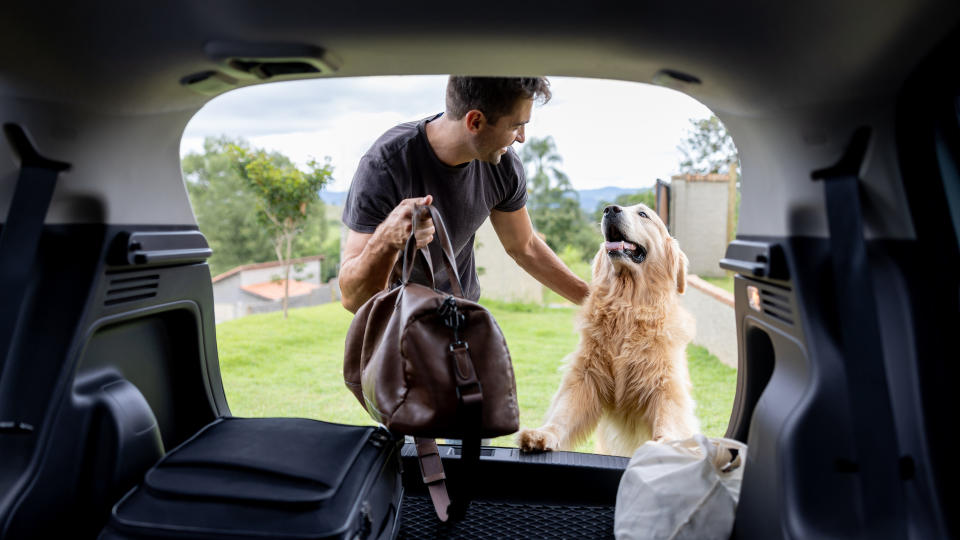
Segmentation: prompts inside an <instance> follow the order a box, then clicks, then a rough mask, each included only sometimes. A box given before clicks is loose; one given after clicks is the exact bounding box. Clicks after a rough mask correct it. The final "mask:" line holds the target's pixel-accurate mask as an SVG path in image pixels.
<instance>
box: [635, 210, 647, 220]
mask: <svg viewBox="0 0 960 540" xmlns="http://www.w3.org/2000/svg"><path fill="white" fill-rule="evenodd" d="M637 213H638V214H640V217H645V218H647V219H650V216H648V215H647V213H646V212H644V211H640V212H637Z"/></svg>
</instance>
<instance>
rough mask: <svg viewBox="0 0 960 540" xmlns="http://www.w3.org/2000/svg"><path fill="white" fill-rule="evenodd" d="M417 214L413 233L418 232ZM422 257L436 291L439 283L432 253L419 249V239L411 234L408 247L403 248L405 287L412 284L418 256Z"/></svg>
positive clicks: (431, 284) (403, 280)
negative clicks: (411, 278) (411, 275)
mask: <svg viewBox="0 0 960 540" xmlns="http://www.w3.org/2000/svg"><path fill="white" fill-rule="evenodd" d="M416 214H417V212H414V217H413V229H411V231H416V230H417V224H418V223H417V222H418V220H417V217H416ZM418 254H419V255H420V256H421V257H422V258H423V261H424V262H425V263H427V275H428V276H429V278H428V279H429V280H430V288H431V289H436V288H437V282H436V279H434V277H433V260H432V258H431V257H430V252H429V251H428V250H426V249H424V248H419V249H417V237H416V235H415V234H414V233H413V232H411V233H410V237H409V238H407V245H406V246H405V247H404V248H403V267H402V268H403V270H402V273H401V274H400V275H401V280H402V283H403V284H404V285H406V284H408V283H410V274H411V273H412V272H413V265H414V263H415V262H416V258H417V255H418Z"/></svg>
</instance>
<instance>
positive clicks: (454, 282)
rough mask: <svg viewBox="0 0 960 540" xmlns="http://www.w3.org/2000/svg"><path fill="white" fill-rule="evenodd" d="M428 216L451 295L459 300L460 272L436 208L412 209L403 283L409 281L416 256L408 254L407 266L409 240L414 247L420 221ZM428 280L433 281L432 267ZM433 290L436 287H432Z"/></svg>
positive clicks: (427, 255)
mask: <svg viewBox="0 0 960 540" xmlns="http://www.w3.org/2000/svg"><path fill="white" fill-rule="evenodd" d="M427 214H429V215H430V216H429V217H430V218H431V219H432V220H433V227H434V229H435V230H436V233H435V238H434V241H436V242H438V243H439V245H440V253H441V255H442V260H443V263H444V266H445V268H446V271H447V278H448V279H449V280H450V287H451V288H452V289H453V294H454V295H455V296H457V297H459V298H463V287H462V286H461V284H460V272H459V271H458V270H457V260H456V258H455V257H454V256H453V246H452V245H451V244H450V236H449V235H448V234H447V227H446V225H445V224H444V222H443V217H441V216H440V211H439V210H437V209H436V207H434V206H432V205H430V206H422V205H419V204H418V205H415V206H414V208H413V217H412V218H411V219H412V223H413V227H412V228H411V229H410V237H409V238H407V247H406V249H405V251H404V266H403V274H402V278H403V282H404V283H407V282H408V281H409V280H410V273H411V272H412V271H413V258H414V256H415V255H416V254H409V257H410V264H409V266H408V265H407V256H408V253H409V251H410V250H411V249H413V248H412V247H411V240H412V241H413V245H414V246H415V245H416V240H415V234H416V231H417V227H419V226H420V220H421V219H423V218H425V217H427ZM421 249H422V251H424V252H425V254H426V255H425V257H424V258H425V259H426V260H427V261H428V264H429V263H430V262H432V261H431V259H430V257H429V252H428V251H427V250H426V249H423V248H421ZM429 269H430V279H431V283H435V282H434V281H433V266H432V265H431V266H430V268H429ZM434 288H436V286H435V285H434Z"/></svg>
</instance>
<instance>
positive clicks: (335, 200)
mask: <svg viewBox="0 0 960 540" xmlns="http://www.w3.org/2000/svg"><path fill="white" fill-rule="evenodd" d="M346 199H347V192H346V191H321V192H320V200H322V201H323V202H324V204H330V205H333V206H343V201H345V200H346Z"/></svg>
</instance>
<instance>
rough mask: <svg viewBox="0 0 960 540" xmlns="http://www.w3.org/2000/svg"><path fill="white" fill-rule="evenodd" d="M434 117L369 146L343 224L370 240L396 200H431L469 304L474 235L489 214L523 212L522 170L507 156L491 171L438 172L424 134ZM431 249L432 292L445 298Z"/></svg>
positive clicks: (470, 166) (476, 167) (469, 167)
mask: <svg viewBox="0 0 960 540" xmlns="http://www.w3.org/2000/svg"><path fill="white" fill-rule="evenodd" d="M439 117H440V115H439V114H438V115H436V116H433V117H430V118H425V119H423V120H420V121H419V122H407V123H403V124H400V125H398V126H396V127H394V128H393V129H390V130H389V131H387V132H386V133H384V134H383V135H382V136H381V137H380V138H379V139H377V141H376V142H375V143H373V146H372V147H371V148H370V150H368V151H367V153H366V154H364V156H363V157H362V158H360V164H359V165H358V166H357V172H356V174H355V175H354V176H353V182H352V183H351V184H350V191H349V193H347V200H346V202H345V203H344V208H343V218H342V219H343V223H344V224H345V225H346V226H347V227H349V228H350V229H351V230H354V231H357V232H360V233H372V232H373V231H375V230H376V228H377V226H378V225H380V223H382V222H383V220H385V219H386V217H387V215H388V214H389V213H390V212H391V211H393V209H394V208H395V207H396V206H397V205H398V204H399V203H400V201H402V200H403V199H409V198H411V197H423V196H426V195H428V194H429V195H433V205H434V206H435V207H436V208H437V209H438V210H439V211H440V215H441V216H442V217H443V220H444V222H445V223H446V226H447V233H448V234H449V235H450V243H451V244H452V246H453V252H454V255H455V257H456V262H457V268H458V270H459V274H460V284H461V285H462V286H463V294H464V296H466V297H467V298H469V299H471V300H476V299H478V298H480V284H479V282H478V280H477V270H476V265H475V263H474V259H473V243H474V236H475V234H476V232H477V229H479V228H480V226H481V225H482V224H483V221H484V220H485V219H487V217H488V216H489V215H490V211H491V210H498V211H501V212H514V211H516V210H519V209H521V208H523V206H524V205H525V204H526V203H527V182H526V178H525V176H524V172H523V164H522V163H521V162H520V158H519V157H517V154H516V153H515V152H514V151H513V149H510V150H509V151H508V152H507V153H506V154H504V155H503V157H502V158H501V159H500V163H499V164H497V165H493V164H491V163H486V162H482V161H479V160H473V161H471V162H469V163H467V164H465V165H461V166H457V167H451V166H449V165H446V164H444V163H443V162H442V161H440V160H439V159H438V158H437V156H436V154H434V153H433V148H431V147H430V143H429V142H428V141H427V134H426V127H425V126H426V125H427V122H430V121H432V120H435V119H437V118H439ZM438 244H439V242H437V241H436V240H435V241H434V242H432V243H431V244H430V255H431V259H432V260H433V268H434V272H435V279H436V283H437V288H438V289H440V290H443V291H447V292H450V291H451V289H450V281H449V280H448V279H447V275H446V271H445V270H444V269H443V264H442V262H441V261H442V259H441V251H440V247H439V245H438ZM398 265H399V262H398ZM421 265H422V262H418V263H417V267H416V268H415V272H414V276H413V278H412V279H413V280H414V281H416V282H418V283H426V281H425V276H424V274H423V273H421V272H420V271H419V270H420V268H419V267H420V266H421ZM395 275H398V274H395ZM392 285H395V283H393V284H392Z"/></svg>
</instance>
